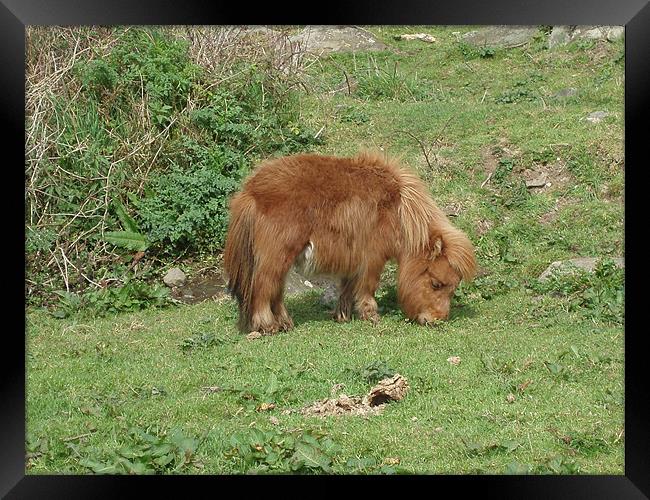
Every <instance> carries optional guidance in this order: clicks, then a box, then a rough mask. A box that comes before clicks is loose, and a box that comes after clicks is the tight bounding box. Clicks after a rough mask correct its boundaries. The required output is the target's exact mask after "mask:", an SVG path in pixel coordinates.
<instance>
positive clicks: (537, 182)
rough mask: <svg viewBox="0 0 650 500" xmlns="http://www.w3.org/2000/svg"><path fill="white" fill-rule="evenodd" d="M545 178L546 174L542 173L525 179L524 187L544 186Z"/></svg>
mask: <svg viewBox="0 0 650 500" xmlns="http://www.w3.org/2000/svg"><path fill="white" fill-rule="evenodd" d="M547 182H548V181H547V178H546V174H542V175H541V176H539V177H537V178H535V179H531V180H529V181H526V187H527V188H529V189H531V188H539V187H545V186H546V184H547Z"/></svg>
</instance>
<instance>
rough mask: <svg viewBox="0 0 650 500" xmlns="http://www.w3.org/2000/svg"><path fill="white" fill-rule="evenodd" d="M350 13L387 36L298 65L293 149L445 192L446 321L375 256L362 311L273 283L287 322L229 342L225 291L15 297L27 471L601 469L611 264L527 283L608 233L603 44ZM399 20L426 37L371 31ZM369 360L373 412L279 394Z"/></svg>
mask: <svg viewBox="0 0 650 500" xmlns="http://www.w3.org/2000/svg"><path fill="white" fill-rule="evenodd" d="M370 30H371V31H373V32H374V33H375V34H376V35H377V36H378V37H379V38H380V39H382V40H383V41H384V42H385V43H386V44H388V45H389V46H391V47H392V48H393V49H394V50H392V51H390V52H382V53H372V54H370V53H366V54H364V53H357V54H356V55H352V54H336V55H332V56H326V57H324V58H322V59H321V60H320V62H318V63H315V64H313V65H311V66H310V67H309V72H308V74H307V75H305V76H304V78H305V83H306V85H305V86H306V88H307V89H308V91H304V92H303V94H302V95H301V96H300V109H301V114H302V117H303V119H304V120H306V122H307V123H309V124H310V126H311V127H312V128H313V129H314V130H320V129H321V128H322V127H324V128H323V132H322V135H323V139H324V140H323V144H322V145H321V146H319V147H318V149H317V152H321V153H327V154H337V155H346V154H353V153H354V152H356V151H357V150H358V148H359V147H369V148H375V149H380V148H383V149H384V150H385V151H387V152H389V153H392V154H395V155H399V156H400V157H401V158H402V160H403V161H404V162H405V163H407V164H409V165H410V166H412V167H413V168H414V169H416V170H417V171H418V173H419V174H420V175H421V176H422V178H423V179H425V180H426V182H427V184H428V185H429V186H430V188H431V192H432V194H433V196H434V199H435V200H436V201H437V203H438V204H439V205H440V206H441V207H445V209H446V210H447V211H448V212H453V213H454V215H453V216H451V220H452V221H453V223H454V224H455V225H457V226H458V227H459V228H461V229H463V230H464V231H466V232H467V234H468V235H469V236H470V238H471V239H472V241H473V242H474V243H475V245H476V250H477V258H478V260H479V265H480V268H481V272H480V273H479V275H478V277H477V278H476V279H475V280H474V281H473V282H472V283H463V284H462V285H461V287H459V289H458V290H457V293H456V299H455V303H454V306H453V309H452V313H451V318H450V320H449V321H448V322H445V323H444V324H441V325H439V326H437V327H435V328H425V327H420V326H417V325H414V324H411V323H409V322H407V321H405V317H404V315H403V314H402V313H401V311H400V310H399V307H398V305H397V303H396V299H395V289H394V279H395V272H394V271H395V266H394V264H389V265H388V266H387V268H386V271H385V273H384V278H385V279H384V280H383V284H382V287H381V288H380V290H379V292H378V294H377V299H378V303H379V305H380V312H381V313H382V320H381V322H380V323H379V325H378V326H376V327H373V326H372V325H371V324H370V323H366V322H361V321H358V320H354V321H352V322H351V323H347V324H338V323H335V322H333V321H332V320H331V319H330V315H329V312H328V310H327V308H326V307H325V306H323V305H322V304H321V303H320V301H319V296H318V294H317V293H316V292H314V293H310V294H305V295H301V296H294V297H291V298H289V299H288V300H287V307H288V310H289V312H290V313H291V315H292V316H293V318H294V322H295V325H296V327H295V329H294V330H292V331H291V332H288V333H282V334H278V335H275V336H267V337H263V338H261V339H257V340H252V341H251V340H247V339H246V338H245V336H244V335H242V334H239V333H237V331H236V328H235V323H236V314H237V313H236V305H235V304H234V302H232V301H231V300H230V299H222V300H220V301H207V302H204V303H201V304H197V305H191V306H190V305H180V306H176V307H173V308H168V309H163V310H158V309H149V310H146V311H143V312H138V313H128V314H120V315H112V316H107V317H104V318H93V317H88V316H84V315H72V316H70V317H67V318H65V319H57V318H54V317H53V316H52V315H51V314H49V313H48V312H46V311H44V310H42V309H36V308H32V309H30V310H29V311H28V315H27V325H28V330H27V359H26V368H27V431H28V436H27V473H29V474H42V473H53V472H56V473H58V472H72V473H93V472H97V473H106V472H108V473H110V472H117V473H151V472H157V473H181V474H197V473H198V474H203V473H205V474H224V473H225V474H230V473H235V474H239V473H255V472H257V473H287V472H289V473H291V472H294V473H336V474H353V473H362V474H367V473H369V474H377V473H424V474H503V473H533V474H623V472H624V442H625V435H624V419H623V410H624V406H623V400H624V380H623V372H624V337H623V336H624V328H623V320H624V314H623V301H624V295H623V285H624V276H623V272H622V271H619V270H616V269H614V268H613V267H612V266H610V265H609V264H608V263H607V261H604V262H603V263H602V264H601V265H600V266H599V267H598V268H597V271H596V273H595V274H579V275H576V276H573V277H564V278H562V277H560V278H557V279H553V280H551V281H550V282H547V284H545V285H541V284H539V283H538V281H537V277H538V276H539V274H540V273H541V272H542V271H543V270H544V269H545V268H546V267H547V266H548V265H549V264H550V263H551V262H553V261H556V260H563V259H569V258H573V257H578V256H591V257H597V258H608V257H618V256H622V255H623V254H624V237H623V214H624V205H623V189H624V170H623V125H624V121H623V96H624V85H623V82H624V71H623V70H624V66H623V54H624V44H623V42H622V41H617V42H614V43H610V42H589V43H585V42H574V43H573V44H570V45H568V46H566V47H561V48H558V49H555V50H553V51H549V50H548V49H546V48H545V46H544V43H543V40H542V38H541V37H540V38H539V39H536V40H535V41H533V42H532V43H531V44H530V45H528V46H524V47H520V48H515V49H509V50H501V49H494V50H487V49H484V50H477V49H472V48H470V47H468V46H466V45H464V44H463V43H461V42H459V39H458V37H457V34H456V33H455V32H464V31H467V30H465V29H463V28H461V27H434V28H425V27H407V28H403V27H390V28H388V27H383V28H370ZM422 31H426V32H427V33H431V34H433V35H434V36H435V38H436V40H437V41H436V42H435V43H434V44H427V43H425V42H421V41H396V40H394V39H393V35H394V34H399V33H407V32H413V33H415V32H422ZM346 76H347V78H348V80H349V81H352V82H354V84H353V85H352V87H351V88H350V90H351V92H348V90H347V86H346V83H345V82H346ZM342 85H343V86H346V88H345V89H344V90H343V91H340V92H332V90H336V89H338V88H341V86H342ZM569 88H571V89H576V90H575V92H572V93H571V94H572V95H570V96H568V97H562V96H558V95H557V94H558V92H560V91H562V90H565V89H569ZM595 111H605V112H607V113H609V115H608V116H607V117H606V118H604V120H602V121H600V122H598V123H592V122H590V121H588V120H586V119H585V118H586V117H587V116H588V115H589V114H590V113H592V112H595ZM425 152H426V155H425ZM429 164H430V165H429ZM540 176H545V179H547V181H548V182H549V183H550V185H547V186H545V187H541V188H533V189H528V188H526V186H525V184H524V182H525V180H531V179H534V178H538V177H540ZM452 356H457V357H459V358H460V363H458V364H452V363H451V362H450V361H448V359H449V358H450V357H452ZM372 367H375V368H377V367H379V371H381V370H382V369H383V370H389V371H391V372H398V373H400V374H402V375H403V376H404V377H406V379H407V380H408V381H409V384H410V389H409V392H408V394H407V396H406V397H405V398H404V399H403V400H402V401H399V402H394V403H390V404H388V405H387V406H386V408H385V409H384V410H383V412H382V413H381V414H380V415H374V416H370V417H358V416H340V417H326V418H318V417H306V416H302V415H301V414H300V413H298V412H287V411H286V410H299V409H300V408H302V407H305V406H307V405H309V404H311V403H313V402H314V401H317V400H320V399H324V398H327V397H330V396H331V391H332V388H333V386H335V385H337V384H342V385H339V386H338V387H339V392H344V393H345V394H347V395H350V396H351V395H363V394H365V393H366V392H368V390H369V389H370V388H371V387H372V385H374V384H373V383H372V381H371V380H370V378H369V375H368V374H369V372H370V371H372V370H371V369H372ZM210 388H211V389H210ZM263 404H265V405H264V406H262V405H263ZM269 405H271V407H269ZM273 405H274V406H273ZM269 408H270V409H269Z"/></svg>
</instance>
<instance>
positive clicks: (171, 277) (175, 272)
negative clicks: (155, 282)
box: [163, 267, 187, 287]
mask: <svg viewBox="0 0 650 500" xmlns="http://www.w3.org/2000/svg"><path fill="white" fill-rule="evenodd" d="M185 280H187V276H185V273H184V272H183V271H181V270H180V269H179V268H178V267H173V268H171V269H170V270H169V271H167V274H165V277H164V278H163V281H164V282H165V285H167V286H168V287H174V286H183V285H184V284H185Z"/></svg>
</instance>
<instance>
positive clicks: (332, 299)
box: [319, 283, 339, 307]
mask: <svg viewBox="0 0 650 500" xmlns="http://www.w3.org/2000/svg"><path fill="white" fill-rule="evenodd" d="M319 300H320V303H321V304H322V305H324V306H325V307H334V306H335V305H336V303H337V302H338V300H339V290H338V288H337V287H336V285H335V284H334V283H330V284H329V285H327V287H326V288H325V290H323V293H322V295H321V296H320V299H319Z"/></svg>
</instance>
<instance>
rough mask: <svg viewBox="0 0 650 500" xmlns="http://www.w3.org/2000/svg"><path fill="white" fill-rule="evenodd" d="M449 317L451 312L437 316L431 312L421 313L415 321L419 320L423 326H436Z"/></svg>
mask: <svg viewBox="0 0 650 500" xmlns="http://www.w3.org/2000/svg"><path fill="white" fill-rule="evenodd" d="M448 317H449V314H447V315H446V316H444V317H436V316H434V315H433V314H430V313H421V314H418V316H417V318H416V319H415V321H417V322H418V324H420V325H422V326H436V325H437V324H439V323H440V322H441V321H444V320H446V319H447V318H448Z"/></svg>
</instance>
